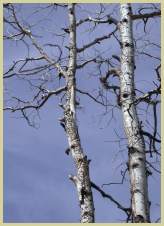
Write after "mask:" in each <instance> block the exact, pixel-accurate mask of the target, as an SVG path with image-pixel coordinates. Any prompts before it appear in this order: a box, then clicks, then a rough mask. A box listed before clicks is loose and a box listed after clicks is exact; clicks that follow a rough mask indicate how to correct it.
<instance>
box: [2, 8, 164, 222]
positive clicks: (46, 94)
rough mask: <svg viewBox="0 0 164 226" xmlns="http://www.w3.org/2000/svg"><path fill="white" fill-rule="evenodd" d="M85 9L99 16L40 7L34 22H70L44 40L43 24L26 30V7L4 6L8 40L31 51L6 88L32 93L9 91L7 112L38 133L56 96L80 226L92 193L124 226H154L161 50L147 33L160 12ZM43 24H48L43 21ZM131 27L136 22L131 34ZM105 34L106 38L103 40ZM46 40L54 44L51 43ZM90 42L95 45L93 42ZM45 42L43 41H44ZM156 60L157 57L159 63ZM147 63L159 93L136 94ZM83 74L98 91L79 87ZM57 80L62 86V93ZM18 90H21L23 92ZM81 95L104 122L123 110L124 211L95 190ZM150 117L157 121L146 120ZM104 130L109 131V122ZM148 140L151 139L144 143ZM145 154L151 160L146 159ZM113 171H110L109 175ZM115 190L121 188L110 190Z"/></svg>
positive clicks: (90, 210) (13, 68)
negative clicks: (136, 225) (60, 18)
mask: <svg viewBox="0 0 164 226" xmlns="http://www.w3.org/2000/svg"><path fill="white" fill-rule="evenodd" d="M87 6H89V7H90V8H91V9H92V10H93V12H94V13H93V12H92V11H89V10H86V8H85V5H84V4H70V5H67V4H43V5H41V6H39V5H37V4H36V11H34V12H33V13H32V15H33V16H34V17H35V14H38V13H41V15H42V13H43V12H44V11H47V10H51V12H52V13H53V14H57V13H58V12H59V13H61V11H64V13H66V14H68V18H69V23H68V24H67V22H65V25H64V26H62V23H61V24H59V29H60V32H58V31H56V29H52V30H50V28H48V29H47V31H46V36H45V32H44V33H43V32H42V29H41V30H39V29H40V28H39V27H38V23H35V22H34V21H31V22H28V20H27V18H26V19H25V18H23V17H22V12H23V9H22V5H21V4H20V5H19V4H14V5H13V4H5V5H4V8H5V13H4V22H5V24H6V26H5V31H4V39H5V40H7V41H9V42H12V41H14V42H16V43H18V45H19V48H21V47H20V46H22V45H25V46H26V48H27V51H26V54H27V55H26V56H25V58H23V59H18V60H16V61H14V62H13V63H12V65H10V67H9V68H8V69H7V70H6V71H5V73H4V79H5V80H6V81H7V85H8V87H10V86H11V85H10V83H9V82H8V81H9V78H10V79H12V82H13V81H14V82H17V81H20V85H21V86H22V85H24V84H23V83H26V84H28V85H29V86H30V88H31V93H29V94H28V95H27V94H25V96H24V98H25V99H23V97H20V94H22V93H19V94H18V93H17V96H13V94H11V93H10V92H9V88H7V89H6V92H7V94H6V97H7V96H8V95H10V98H8V99H7V100H6V106H5V107H4V109H5V110H9V111H11V112H18V113H19V112H20V113H21V114H22V116H23V118H25V119H26V121H27V122H28V124H29V125H31V126H33V127H36V126H37V123H36V120H35V116H36V113H37V114H39V111H40V109H41V108H42V107H43V106H44V105H45V104H46V103H47V101H48V100H49V99H50V97H51V96H58V97H59V98H60V100H59V106H60V107H61V108H62V110H63V112H64V117H62V118H60V119H59V121H60V125H61V126H62V127H63V128H64V130H65V132H66V134H67V137H68V143H69V148H67V149H66V151H65V152H66V154H69V153H71V155H72V157H73V159H74V162H75V166H76V176H73V175H70V176H69V177H70V179H71V180H72V181H73V182H74V183H75V185H76V188H77V192H78V198H79V204H80V210H81V222H94V204H93V198H92V191H91V186H92V187H93V188H94V189H96V190H97V191H99V192H100V193H101V195H102V196H103V197H106V198H108V199H110V201H112V202H113V203H114V204H116V206H117V207H118V208H119V209H121V210H122V211H123V212H124V213H126V215H127V219H126V221H127V222H129V221H130V222H149V221H150V216H149V205H150V202H149V200H148V197H147V194H148V192H147V191H148V186H147V177H148V175H151V174H152V172H151V170H150V168H151V169H153V170H155V171H156V172H158V173H159V172H160V171H159V170H158V169H156V168H155V167H154V165H153V164H152V163H151V161H150V159H154V158H156V162H157V161H158V157H159V156H160V147H159V145H158V144H159V143H160V137H159V134H158V125H157V123H158V122H157V115H158V112H159V110H158V109H159V108H158V104H159V103H160V99H159V94H160V57H159V55H160V51H159V49H160V45H159V43H156V42H154V40H151V38H150V34H149V31H147V29H149V28H150V26H152V23H153V22H154V18H155V21H156V20H158V19H157V18H159V16H160V8H159V4H139V5H134V10H133V11H135V12H132V10H131V6H130V4H122V5H121V6H120V5H119V4H113V5H111V4H93V5H92V4H90V5H87ZM95 9H96V10H95ZM119 10H120V16H121V18H120V19H119V17H118V12H119ZM79 13H81V15H80V16H79V17H80V18H79V20H77V19H76V15H79ZM86 14H87V17H86ZM59 15H61V14H59ZM152 18H153V21H152ZM48 19H49V18H48ZM43 21H44V22H45V18H44V19H43ZM132 21H134V27H133V31H132ZM149 21H151V22H149ZM141 22H143V24H142V23H141ZM40 23H41V22H40ZM149 23H150V24H149ZM143 25H144V27H143ZM36 26H37V30H36ZM138 26H139V32H140V34H141V29H142V27H143V35H144V38H143V36H142V35H140V37H138V36H137V35H136V33H137V32H136V31H137V29H138V28H137V27H138ZM36 31H37V32H36ZM61 31H62V32H61ZM133 32H134V34H133ZM80 33H84V37H85V42H83V40H82V39H81V38H80ZM100 33H102V35H101V36H100ZM49 34H50V35H52V37H53V39H52V38H50V37H49ZM90 34H91V36H92V39H91V40H89V35H90ZM42 35H43V38H45V39H43V40H42V39H41V38H42ZM54 37H55V41H54ZM93 37H95V38H93ZM152 39H153V38H152ZM38 40H39V41H38ZM155 41H156V40H155ZM45 42H46V43H45ZM105 42H106V43H105ZM113 42H116V46H115V48H114V49H110V50H109V46H110V43H113ZM59 43H60V44H59ZM79 46H81V47H79ZM110 48H111V47H110ZM120 51H121V55H120ZM148 51H150V53H149V52H148ZM154 52H156V54H157V55H154ZM38 54H39V55H38ZM119 55H120V56H119ZM142 55H144V56H146V57H149V58H151V59H153V66H154V67H155V68H154V72H155V75H156V80H155V81H153V83H154V86H155V87H154V88H153V89H150V88H149V87H148V91H145V90H143V89H142V88H141V87H137V83H136V84H135V85H134V83H135V81H134V70H135V68H137V62H135V61H136V60H135V58H137V57H138V56H139V57H142ZM79 71H80V72H79ZM81 71H82V72H81ZM86 73H87V74H91V75H92V78H93V79H94V83H93V87H94V91H93V88H92V85H91V84H89V86H88V89H89V91H85V90H83V89H81V85H82V82H81V81H80V80H79V81H78V76H79V75H80V76H84V74H86ZM55 75H56V78H55ZM93 75H94V76H93ZM118 78H119V80H118ZM56 79H58V80H59V82H58V84H59V85H58V86H57V80H56ZM85 80H86V78H85ZM109 80H110V81H109ZM76 81H77V82H76ZM100 85H101V86H100ZM16 87H19V86H18V84H17V85H16ZM54 87H56V89H54ZM16 92H17V91H16ZM82 95H85V96H87V97H88V98H90V99H92V100H93V101H94V102H96V103H97V104H99V105H100V106H101V108H102V106H103V109H105V113H104V119H105V117H107V116H108V115H109V114H110V115H112V118H111V119H113V118H114V114H115V113H114V111H116V110H118V112H117V114H119V115H120V112H119V109H122V113H123V121H124V128H125V133H126V136H127V142H128V146H127V147H128V148H127V150H128V156H127V161H126V162H125V163H124V167H125V169H124V170H121V175H122V182H121V184H122V183H123V182H124V181H125V176H126V172H127V171H128V172H129V175H130V183H131V187H130V190H131V202H130V204H129V206H127V205H126V206H127V207H125V206H123V205H122V204H121V203H120V201H117V200H116V199H115V198H113V196H111V194H107V193H106V192H105V191H104V190H102V188H100V187H99V186H97V185H96V184H95V183H94V182H91V179H90V177H89V162H90V160H88V159H87V155H86V154H84V152H83V150H82V146H81V142H80V137H79V132H78V126H77V118H76V113H77V110H78V109H81V108H82V106H81V96H82ZM30 97H31V100H30ZM27 99H28V100H27ZM140 106H142V107H143V109H141V107H140ZM149 106H153V107H152V110H149ZM136 109H137V110H138V113H139V114H141V113H140V111H141V110H142V112H143V113H144V114H143V115H140V117H139V118H140V120H139V119H138V115H137V111H136ZM152 112H153V115H150V116H149V114H152ZM145 115H146V117H147V118H148V117H149V118H150V120H151V121H152V120H154V126H153V127H152V128H151V129H152V130H151V131H150V132H148V131H145V130H144V128H143V127H146V126H149V123H150V122H149V121H148V120H145V119H144V117H145ZM153 118H154V119H153ZM79 119H80V118H79ZM141 119H142V121H141ZM105 123H106V124H108V123H107V121H106V122H105ZM116 135H117V136H118V141H119V143H121V142H122V138H120V136H119V135H118V134H117V132H116ZM144 138H146V139H145V141H144ZM124 139H126V138H123V140H124ZM146 153H147V154H149V155H150V157H147V158H146ZM92 156H94V153H93V154H92ZM121 161H122V160H121ZM121 165H122V164H121ZM110 169H111V167H110V166H109V169H108V170H110ZM111 184H119V183H109V184H108V185H111Z"/></svg>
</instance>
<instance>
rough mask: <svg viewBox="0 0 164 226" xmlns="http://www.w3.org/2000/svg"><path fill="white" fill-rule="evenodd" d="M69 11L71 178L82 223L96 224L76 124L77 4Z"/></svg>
mask: <svg viewBox="0 0 164 226" xmlns="http://www.w3.org/2000/svg"><path fill="white" fill-rule="evenodd" d="M68 11H69V22H70V27H69V32H70V44H69V49H70V52H69V55H70V59H69V63H68V71H67V75H66V82H67V91H66V104H65V105H64V122H65V129H66V133H67V137H68V143H69V149H70V153H71V154H72V157H73V160H74V162H75V166H76V170H77V175H76V176H69V178H70V179H71V180H72V181H73V182H74V184H75V186H76V188H77V193H78V198H79V205H80V210H81V223H93V222H94V204H93V197H92V190H91V182H90V177H89V163H88V160H87V156H86V155H85V154H84V152H83V149H82V147H81V142H80V137H79V133H78V126H77V122H76V79H75V73H76V51H77V48H76V18H75V4H69V5H68Z"/></svg>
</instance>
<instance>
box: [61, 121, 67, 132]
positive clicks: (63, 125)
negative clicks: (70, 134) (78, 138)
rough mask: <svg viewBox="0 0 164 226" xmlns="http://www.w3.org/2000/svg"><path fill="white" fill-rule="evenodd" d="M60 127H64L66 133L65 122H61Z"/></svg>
mask: <svg viewBox="0 0 164 226" xmlns="http://www.w3.org/2000/svg"><path fill="white" fill-rule="evenodd" d="M60 125H61V126H62V127H63V129H64V131H66V128H65V124H64V123H63V122H60Z"/></svg>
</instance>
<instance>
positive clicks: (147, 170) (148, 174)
mask: <svg viewBox="0 0 164 226" xmlns="http://www.w3.org/2000/svg"><path fill="white" fill-rule="evenodd" d="M152 174H153V173H152V172H151V171H150V169H148V168H146V176H147V177H148V176H151V175H152Z"/></svg>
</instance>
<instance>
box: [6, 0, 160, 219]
mask: <svg viewBox="0 0 164 226" xmlns="http://www.w3.org/2000/svg"><path fill="white" fill-rule="evenodd" d="M140 5H141V4H135V5H133V8H134V11H135V10H137V8H138V7H140ZM142 5H143V4H142ZM38 6H40V7H42V8H43V7H44V6H45V5H43V4H42V5H40V4H23V5H22V4H19V5H18V4H17V6H16V7H17V9H18V16H19V18H20V19H21V20H22V19H23V20H24V24H26V25H28V23H29V24H31V23H33V24H35V23H36V21H39V23H38V24H37V25H36V26H37V29H36V27H33V28H32V32H34V33H35V34H36V35H43V38H42V39H41V38H39V39H38V40H39V42H40V43H42V44H45V43H55V42H56V43H58V44H61V45H62V42H63V55H66V54H67V50H66V48H64V46H65V45H66V44H68V38H65V39H64V41H63V40H61V38H59V37H56V36H55V35H54V34H53V32H54V31H55V32H57V33H58V32H59V33H60V32H61V30H60V28H61V27H65V26H67V25H68V18H67V16H68V15H67V10H66V9H62V8H59V9H58V10H57V11H54V10H51V9H49V8H48V9H46V10H45V9H44V10H41V11H39V12H36V9H37V10H38V9H39V7H38ZM76 8H77V13H76V15H77V19H80V18H84V17H86V16H88V15H91V16H93V15H94V14H95V12H96V11H97V10H98V9H99V6H98V5H97V4H80V7H76ZM118 9H119V5H118V4H107V5H106V12H108V13H111V12H113V16H115V17H118V18H119V11H118ZM34 11H35V14H34V13H33V12H34ZM27 22H28V23H27ZM113 28H114V27H113V26H110V27H109V26H108V25H103V26H101V27H98V28H97V29H96V30H94V31H93V32H90V33H88V32H87V31H88V29H91V25H90V24H89V25H83V26H82V27H81V28H80V29H79V28H78V32H77V44H78V46H80V47H81V46H82V45H83V44H84V43H88V42H89V41H91V40H93V39H94V38H95V37H99V36H100V35H103V34H106V33H109V32H110V31H112V29H113ZM4 31H5V32H9V27H8V26H6V27H4ZM134 37H135V38H136V39H137V40H138V42H137V45H138V48H140V49H142V46H143V47H144V49H145V50H147V51H148V52H150V53H152V54H155V55H156V56H159V55H160V50H159V49H158V48H155V47H154V46H153V47H152V46H151V47H150V46H149V47H145V45H146V44H145V43H146V41H144V42H143V39H144V40H147V39H151V41H152V42H153V41H154V42H157V43H160V21H159V20H158V19H155V20H150V21H149V22H148V25H147V34H146V35H145V34H144V32H143V24H142V23H141V22H140V23H135V24H134ZM140 39H142V40H141V41H140ZM45 49H46V50H47V51H48V53H49V55H50V56H51V57H54V54H56V52H55V53H54V51H52V50H51V49H48V47H45ZM98 51H99V53H100V51H101V52H103V51H104V53H101V54H104V56H111V55H112V54H119V53H120V49H119V46H118V44H117V42H116V41H115V39H114V38H111V39H110V40H106V41H104V42H102V45H101V46H96V47H95V48H94V49H93V48H89V49H88V50H87V51H86V52H85V55H84V56H82V55H81V58H82V57H85V58H86V57H91V56H95V54H97V55H98V56H99V53H98ZM30 55H31V56H38V53H37V51H35V50H34V49H33V48H32V47H31V48H30ZM24 56H27V48H26V47H25V46H24V44H22V43H19V42H16V41H12V42H11V41H6V42H4V71H6V70H7V68H8V67H9V66H10V65H11V63H12V62H13V61H14V60H16V59H18V58H24ZM135 59H136V66H137V69H136V71H135V82H136V87H137V88H139V89H141V90H142V91H144V92H146V91H148V90H150V89H152V88H153V87H154V84H153V81H156V75H155V73H154V67H155V66H157V65H158V64H159V61H158V60H154V59H152V58H148V57H146V56H144V55H141V56H138V54H137V53H136V58H135ZM105 69H106V68H105V66H104V67H103V68H102V72H104V71H105ZM55 74H56V72H55V71H52V72H48V71H47V72H45V74H44V75H43V76H49V77H50V78H52V81H51V82H49V83H48V84H47V86H48V88H53V89H54V88H55V89H56V88H57V87H59V85H62V84H63V81H60V83H59V81H58V79H57V78H56V76H54V75H55ZM39 76H41V75H39ZM53 76H54V77H53ZM76 76H77V85H78V87H80V88H81V89H82V90H85V91H90V92H91V93H92V94H95V95H96V92H97V90H98V89H100V88H101V85H100V84H99V76H98V75H97V68H95V67H93V65H89V66H87V67H86V69H84V70H79V71H77V74H76ZM112 82H113V83H116V84H117V81H115V80H113V81H112ZM4 87H5V88H4V95H5V98H6V99H7V98H8V96H9V94H13V93H14V95H15V96H18V97H22V98H23V99H26V100H27V99H29V98H30V97H31V96H32V95H33V94H34V92H35V90H31V88H30V87H29V86H28V84H27V82H26V81H23V80H22V79H18V78H13V79H7V80H5V81H4ZM6 88H7V89H6ZM104 95H106V96H107V97H108V98H110V101H111V102H112V103H114V102H115V98H114V96H113V95H111V93H109V92H106V91H104ZM78 98H79V99H80V104H81V106H82V109H81V110H78V126H79V134H80V137H81V143H82V147H83V149H84V151H85V153H86V154H87V156H88V158H89V159H91V160H92V161H91V163H90V176H91V180H92V181H93V182H95V183H96V184H97V185H99V186H101V185H102V184H103V183H109V182H119V181H121V176H120V172H121V170H123V169H125V167H126V162H127V148H126V145H127V144H126V139H123V140H122V141H121V146H119V143H118V142H117V140H118V137H117V135H116V134H119V136H120V137H123V138H125V136H124V131H123V125H122V116H121V111H120V110H117V109H114V111H113V118H112V120H111V117H112V111H110V109H108V111H107V112H106V109H104V108H103V107H102V106H100V105H98V104H97V103H94V102H93V101H92V100H90V99H89V98H88V97H86V96H79V95H78ZM58 103H59V98H58V97H52V98H50V99H49V101H48V102H47V103H46V104H45V106H44V107H43V108H42V109H41V110H40V119H38V118H36V119H35V123H36V125H37V126H38V129H34V128H32V127H30V126H28V125H27V123H26V121H25V120H24V119H23V118H21V116H20V114H19V113H15V114H13V113H9V112H5V113H4V222H56V223H57V222H70V223H72V222H79V221H80V215H79V207H78V200H77V193H76V188H75V186H74V184H73V183H72V182H71V181H70V180H69V179H68V175H69V174H76V171H75V168H74V165H73V160H72V158H71V156H67V155H66V154H65V150H66V148H67V147H68V144H67V138H66V135H65V133H64V131H63V128H61V126H60V125H59V122H58V118H60V117H62V115H63V113H62V111H61V110H60V109H59V107H58ZM8 104H10V102H6V105H8ZM143 109H145V106H143V105H141V106H140V109H138V112H139V115H140V118H142V120H143V121H144V122H145V128H146V129H147V130H149V131H150V130H151V129H150V125H148V124H147V123H146V120H147V121H148V122H149V123H151V122H152V112H151V109H150V112H149V113H148V114H147V116H145V114H144V111H143ZM158 115H159V117H158V128H160V114H159V109H158ZM159 132H160V131H159ZM151 161H152V162H153V161H156V158H153V159H151ZM155 166H156V165H155ZM103 189H104V190H105V191H106V192H107V193H109V194H110V195H112V196H113V197H114V198H115V199H116V200H118V201H120V203H121V204H123V205H125V206H126V207H128V206H129V203H130V195H129V181H128V177H127V180H126V181H125V183H124V185H111V186H104V187H103ZM93 197H94V205H95V218H96V222H104V223H107V222H109V223H110V222H122V221H123V220H125V218H126V216H125V214H124V213H123V212H122V211H120V210H119V209H117V207H116V206H115V205H114V204H113V203H112V202H110V201H109V200H108V199H104V198H102V197H101V195H100V194H99V193H97V192H96V191H95V190H93ZM149 197H150V200H151V201H152V205H151V219H152V221H154V220H156V219H157V218H158V217H159V216H160V206H159V205H160V176H159V175H158V174H157V173H154V174H153V176H152V177H150V178H149Z"/></svg>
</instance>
